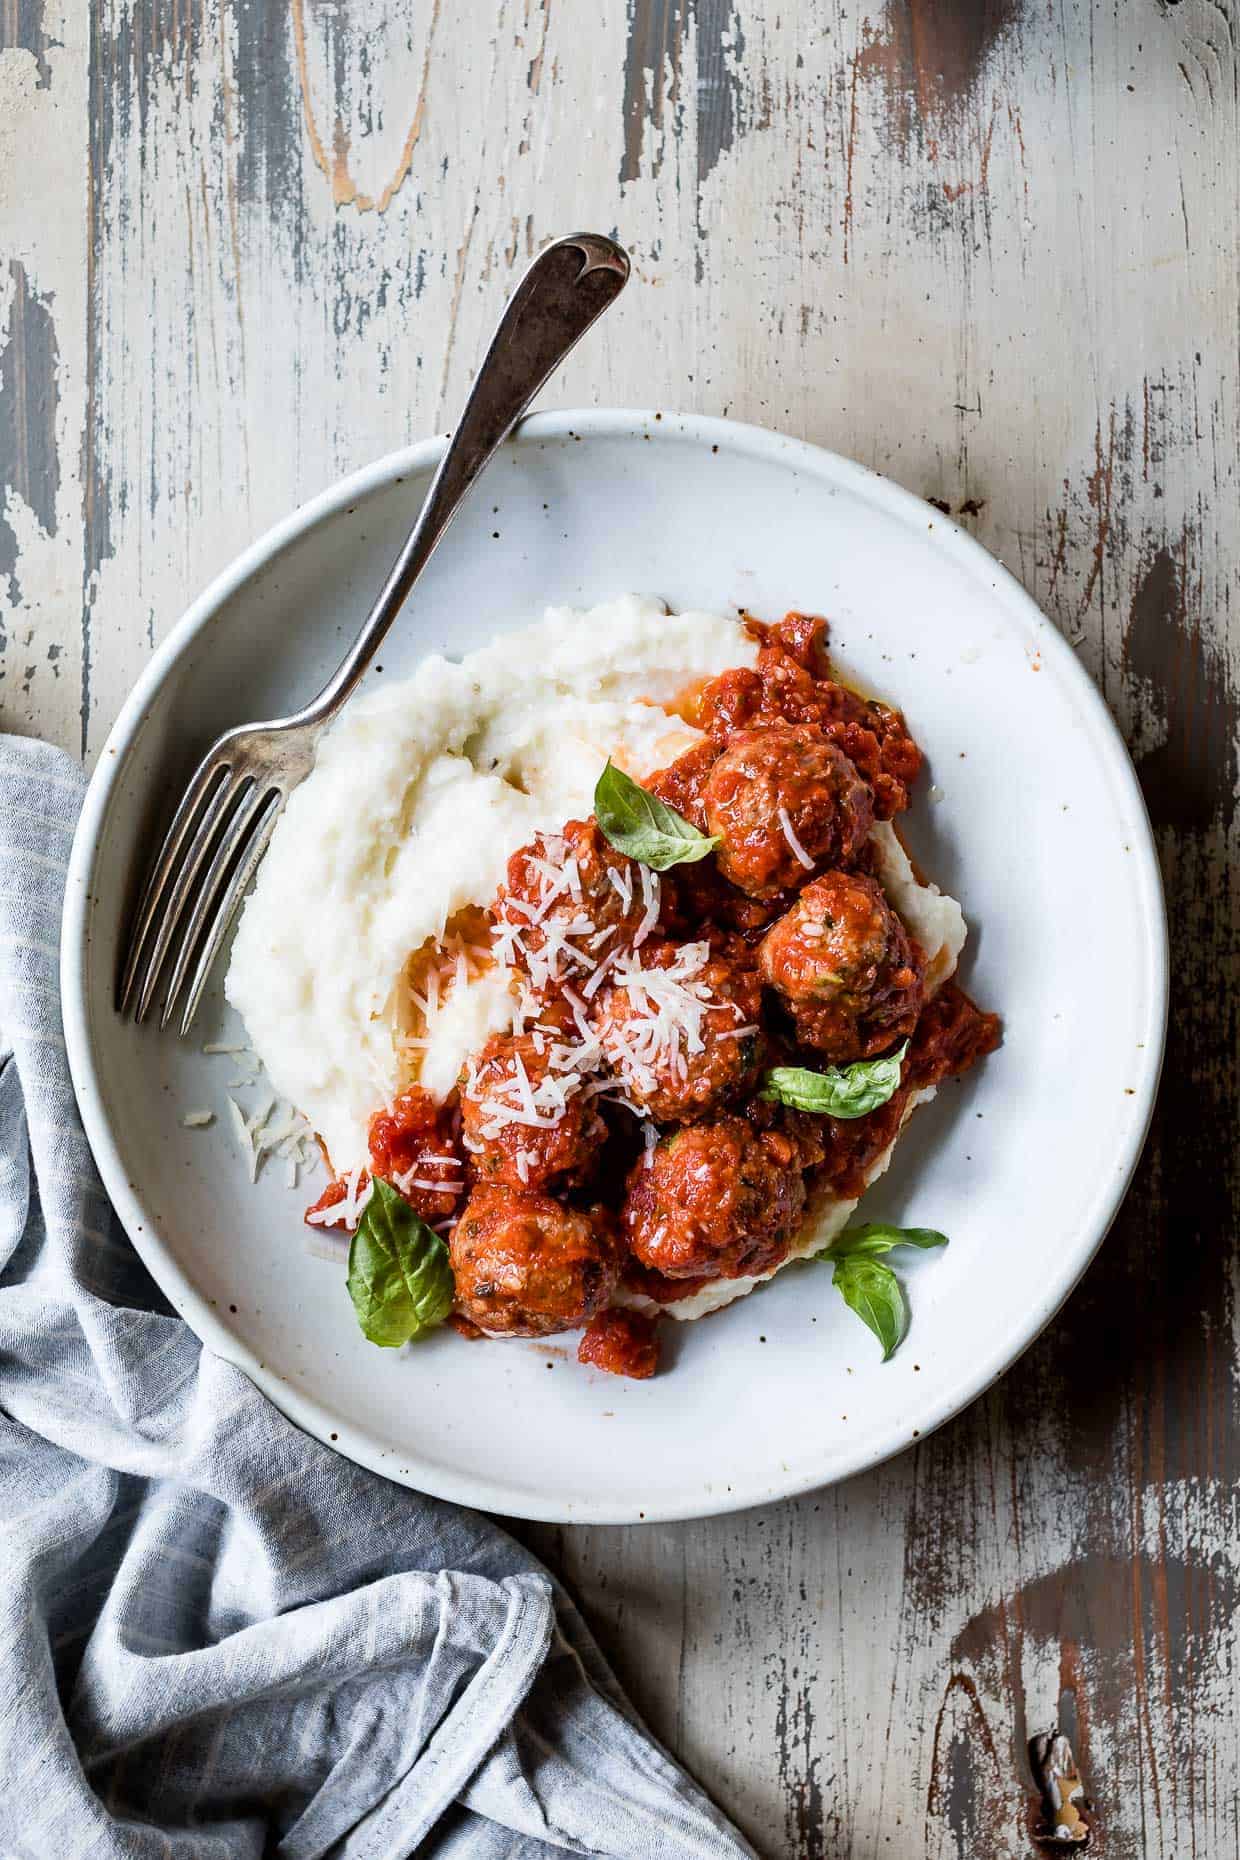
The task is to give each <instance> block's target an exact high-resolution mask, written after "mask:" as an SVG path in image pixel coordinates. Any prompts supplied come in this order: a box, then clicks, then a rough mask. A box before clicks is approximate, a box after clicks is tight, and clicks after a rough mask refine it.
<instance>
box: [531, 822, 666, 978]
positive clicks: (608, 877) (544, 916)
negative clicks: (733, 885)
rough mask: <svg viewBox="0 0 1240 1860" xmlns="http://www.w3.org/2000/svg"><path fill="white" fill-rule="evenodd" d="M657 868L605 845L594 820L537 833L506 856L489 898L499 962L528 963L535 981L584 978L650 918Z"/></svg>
mask: <svg viewBox="0 0 1240 1860" xmlns="http://www.w3.org/2000/svg"><path fill="white" fill-rule="evenodd" d="M658 905H659V880H658V875H657V874H656V873H654V872H650V871H648V870H647V869H646V867H645V866H639V865H636V864H635V863H634V862H633V860H631V859H626V858H625V856H624V854H623V853H618V852H616V851H615V850H614V848H612V847H611V846H609V845H608V843H607V841H606V840H605V839H604V838H603V835H602V833H601V832H600V830H599V827H598V823H597V822H596V821H594V820H570V821H569V822H568V824H567V825H566V826H565V828H564V831H563V832H562V833H538V834H536V835H535V836H534V838H533V839H532V840H531V841H530V843H529V845H528V846H522V847H521V848H520V849H519V850H518V851H517V852H515V853H513V855H512V857H511V859H510V860H509V861H508V877H507V882H506V883H505V884H504V885H501V887H500V890H499V895H498V896H497V898H496V900H495V906H494V912H495V919H496V926H497V927H496V944H497V948H498V951H499V954H500V957H501V959H502V960H503V961H505V962H509V963H513V964H516V965H519V966H520V967H522V968H524V969H525V970H527V972H528V974H529V977H530V980H531V982H532V983H533V985H534V987H535V988H536V989H539V990H543V989H550V988H554V987H555V986H556V984H557V983H560V982H570V983H572V982H576V983H578V984H580V983H582V982H585V981H588V980H589V977H590V975H591V974H592V973H593V971H594V970H595V969H596V968H597V967H598V965H599V963H600V962H601V961H602V960H603V958H604V956H605V955H606V954H607V953H608V951H609V950H611V949H612V948H613V947H614V946H615V945H616V943H617V941H619V942H622V943H623V942H631V941H632V940H633V939H634V937H635V936H637V935H638V934H640V931H641V928H642V925H643V924H644V923H645V922H646V921H647V919H649V920H650V921H652V922H653V920H654V917H655V915H656V914H657V911H658Z"/></svg>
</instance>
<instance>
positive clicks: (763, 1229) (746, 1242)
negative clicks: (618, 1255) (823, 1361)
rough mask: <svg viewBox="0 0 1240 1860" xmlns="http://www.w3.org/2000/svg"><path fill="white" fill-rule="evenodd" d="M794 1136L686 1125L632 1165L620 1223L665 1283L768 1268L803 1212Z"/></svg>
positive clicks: (733, 1122) (727, 1121)
mask: <svg viewBox="0 0 1240 1860" xmlns="http://www.w3.org/2000/svg"><path fill="white" fill-rule="evenodd" d="M801 1171H802V1157H801V1152H800V1148H799V1146H798V1144H797V1142H796V1140H795V1138H794V1137H792V1136H790V1135H789V1134H788V1133H787V1132H786V1131H783V1130H779V1129H771V1130H755V1129H754V1128H753V1126H752V1125H751V1124H749V1123H747V1122H746V1120H745V1119H744V1118H743V1117H720V1118H717V1119H716V1120H715V1121H714V1122H713V1123H709V1124H690V1125H686V1126H685V1127H684V1128H683V1129H681V1130H675V1131H673V1132H672V1133H671V1134H670V1135H669V1136H665V1137H664V1138H663V1139H662V1141H661V1142H660V1143H658V1144H657V1145H656V1146H655V1148H654V1149H653V1150H652V1151H651V1152H650V1153H649V1155H648V1156H646V1157H643V1158H641V1160H639V1161H638V1162H637V1163H635V1164H634V1166H633V1168H632V1170H631V1172H630V1174H629V1179H628V1185H627V1192H626V1195H625V1201H624V1207H623V1210H622V1212H621V1224H622V1227H623V1231H624V1237H625V1239H626V1241H627V1242H628V1245H629V1248H630V1250H631V1252H632V1253H633V1255H634V1257H635V1258H636V1259H637V1260H639V1261H640V1263H641V1264H642V1265H643V1266H649V1267H650V1268H652V1270H653V1271H655V1272H659V1273H662V1274H663V1275H664V1277H665V1278H668V1279H696V1278H702V1277H713V1278H739V1277H741V1276H743V1275H745V1274H747V1273H758V1272H767V1271H769V1270H770V1269H771V1268H772V1267H773V1266H776V1265H778V1263H779V1261H780V1260H781V1259H783V1257H784V1255H785V1253H786V1252H787V1250H788V1242H789V1241H790V1240H791V1238H792V1236H793V1234H794V1233H795V1232H796V1230H797V1227H798V1225H799V1223H800V1220H801V1215H802V1213H803V1211H804V1208H805V1182H804V1179H803V1176H802V1173H801Z"/></svg>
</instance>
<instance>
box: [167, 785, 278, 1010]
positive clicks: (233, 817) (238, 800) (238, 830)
mask: <svg viewBox="0 0 1240 1860" xmlns="http://www.w3.org/2000/svg"><path fill="white" fill-rule="evenodd" d="M268 792H269V791H268V789H267V787H266V785H265V784H264V785H263V786H262V787H260V786H259V785H258V783H257V782H255V781H254V780H253V779H252V778H251V777H249V776H246V777H245V778H244V779H243V781H242V782H241V783H240V784H239V785H238V787H237V789H236V790H235V792H234V797H233V803H234V804H233V806H232V807H231V809H230V811H229V814H228V818H227V820H226V821H225V823H224V826H223V829H222V831H221V833H220V834H219V837H218V838H217V840H216V841H215V844H214V846H213V847H212V849H211V858H210V863H209V864H208V865H207V868H206V871H205V872H204V874H203V877H202V881H201V883H200V884H199V886H198V888H197V892H196V894H195V896H194V900H193V903H192V905H191V906H190V910H189V915H188V916H187V917H186V919H185V926H184V928H183V930H182V931H181V933H180V935H179V936H178V938H177V941H176V945H175V947H174V949H173V951H172V972H171V975H170V977H169V981H168V992H167V994H166V995H165V997H164V1006H163V1012H162V1013H161V1014H160V1017H159V1025H160V1028H161V1029H162V1028H164V1027H166V1026H167V1025H168V1022H169V1021H170V1020H171V1019H172V1011H173V1008H174V1007H175V1005H176V999H177V996H178V995H179V994H180V992H181V984H182V982H183V981H184V980H185V976H186V973H187V971H188V970H189V967H190V964H191V963H192V962H193V959H194V956H195V955H196V953H197V950H198V944H199V941H200V940H201V937H202V930H203V926H204V924H206V923H207V922H208V921H209V919H210V917H211V914H212V912H213V910H214V908H215V901H216V898H217V897H218V896H219V893H220V889H221V887H222V885H223V883H224V880H225V878H226V877H227V875H228V871H229V868H230V867H231V865H232V862H233V860H234V859H235V858H236V856H237V854H238V852H239V851H240V850H241V848H242V847H243V846H244V845H245V842H246V840H247V838H248V837H249V832H250V828H251V827H252V825H253V824H254V820H255V817H256V816H257V815H258V814H259V812H260V811H261V809H262V806H263V802H264V800H265V798H266V796H267V793H268Z"/></svg>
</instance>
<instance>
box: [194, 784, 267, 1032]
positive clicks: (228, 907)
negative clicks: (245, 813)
mask: <svg viewBox="0 0 1240 1860" xmlns="http://www.w3.org/2000/svg"><path fill="white" fill-rule="evenodd" d="M267 798H268V800H269V801H272V800H274V805H273V806H272V807H271V808H270V811H269V812H268V813H267V814H265V815H263V816H262V817H261V818H260V819H259V822H258V829H257V831H256V833H255V835H254V839H253V841H252V843H251V845H250V848H249V850H248V851H247V852H246V853H245V854H244V856H243V857H242V859H241V862H240V864H239V865H238V866H237V867H236V869H235V870H234V872H233V875H232V878H231V880H230V881H229V883H228V886H227V889H226V890H225V892H224V895H223V897H222V898H221V899H220V902H219V906H218V908H217V910H216V913H215V918H214V921H213V922H212V923H211V924H210V925H209V926H208V929H207V935H206V940H205V942H204V943H203V946H202V953H201V954H200V956H199V958H198V965H197V967H196V968H195V970H194V973H193V976H192V977H191V979H190V984H189V995H188V997H187V999H186V1002H185V1012H184V1013H183V1014H182V1016H181V1038H182V1039H184V1038H185V1035H186V1034H187V1033H188V1032H189V1028H190V1022H191V1021H192V1020H193V1018H194V1015H195V1014H196V1013H197V1012H198V1003H199V1001H200V999H201V998H202V991H203V989H204V988H205V987H206V985H207V977H208V975H210V973H211V968H212V965H213V963H214V962H215V958H216V957H217V955H218V954H219V950H220V945H221V943H222V942H223V941H224V938H225V937H226V936H227V935H228V926H229V924H231V922H232V920H233V918H234V916H235V915H236V911H237V906H238V905H239V904H240V902H241V899H242V897H243V896H244V894H245V892H246V891H247V889H248V888H249V883H250V880H251V879H252V878H253V876H254V874H255V872H256V871H257V870H258V865H259V861H260V860H261V858H262V856H263V854H264V853H265V852H266V850H267V842H268V840H269V839H270V838H271V835H272V832H273V830H274V828H275V824H276V821H277V820H278V819H279V817H280V812H281V809H282V808H283V806H284V796H283V794H281V793H280V791H279V790H278V789H277V790H276V791H275V794H274V796H272V795H271V794H270V793H269V794H268V797H267Z"/></svg>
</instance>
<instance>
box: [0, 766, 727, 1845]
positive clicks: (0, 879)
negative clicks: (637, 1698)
mask: <svg viewBox="0 0 1240 1860" xmlns="http://www.w3.org/2000/svg"><path fill="white" fill-rule="evenodd" d="M82 789H83V780H82V776H81V774H80V772H79V771H78V769H77V768H76V767H75V765H74V764H73V763H71V762H70V761H69V760H68V758H67V757H65V756H63V755H61V754H60V753H59V752H58V751H56V750H53V749H50V748H48V747H47V746H46V745H43V744H39V743H33V742H28V741H22V740H19V739H17V738H15V737H0V1535H2V1537H3V1541H4V1573H5V1580H4V1582H3V1584H2V1585H0V1852H3V1854H4V1855H5V1856H6V1857H11V1860H86V1857H87V1856H89V1857H90V1860H113V1857H115V1860H121V1857H122V1856H123V1857H124V1860H146V1857H147V1856H152V1860H153V1857H155V1856H158V1857H159V1860H191V1857H192V1860H250V1857H251V1856H253V1857H254V1860H257V1857H258V1856H259V1855H276V1856H279V1857H280V1860H315V1857H317V1856H320V1855H323V1856H327V1855H330V1856H333V1857H339V1860H389V1857H390V1860H397V1857H398V1856H402V1857H403V1856H406V1855H410V1854H413V1853H414V1852H415V1851H416V1853H417V1854H418V1855H434V1856H447V1855H452V1856H456V1855H461V1856H464V1855H468V1856H469V1857H470V1860H490V1856H499V1855H504V1856H514V1855H515V1856H521V1857H523V1856H532V1855H536V1854H538V1855H542V1854H548V1853H552V1852H565V1851H566V1852H569V1853H588V1854H614V1855H625V1856H633V1860H650V1857H651V1856H659V1855H672V1856H678V1855H694V1856H703V1857H705V1856H711V1857H712V1860H713V1857H714V1856H738V1855H749V1854H752V1849H751V1848H750V1847H749V1846H748V1845H747V1843H746V1842H745V1841H743V1840H742V1839H741V1837H740V1836H739V1835H738V1834H736V1833H735V1832H734V1831H733V1830H732V1829H731V1828H730V1827H729V1826H728V1824H727V1822H726V1821H725V1820H724V1818H723V1817H722V1816H721V1815H720V1814H719V1813H718V1812H717V1811H716V1810H715V1809H714V1808H713V1807H712V1806H711V1804H710V1803H709V1802H708V1801H707V1800H706V1798H705V1797H704V1796H703V1795H702V1794H701V1792H700V1791H699V1790H698V1789H697V1788H696V1786H695V1785H694V1784H693V1783H692V1782H691V1781H690V1780H689V1778H688V1777H687V1776H686V1775H685V1774H684V1772H683V1771H682V1770H681V1769H679V1768H678V1767H677V1765H676V1764H675V1763H673V1762H672V1761H671V1759H670V1758H669V1757H668V1756H667V1755H666V1754H665V1753H664V1752H663V1751H662V1750H660V1748H659V1747H658V1745H657V1744H655V1742H654V1741H653V1739H652V1738H651V1737H650V1736H649V1734H648V1733H647V1732H646V1731H645V1730H644V1729H643V1727H642V1726H641V1725H640V1723H639V1722H638V1721H637V1719H636V1718H635V1717H634V1714H633V1712H632V1710H631V1708H630V1707H629V1706H628V1705H627V1703H626V1701H625V1700H624V1698H623V1696H622V1695H621V1693H620V1692H619V1690H618V1688H617V1686H616V1683H615V1681H614V1679H613V1678H612V1676H611V1674H610V1673H609V1671H608V1669H607V1667H606V1665H605V1664H604V1662H603V1659H602V1657H601V1655H600V1654H599V1652H598V1650H597V1648H596V1647H595V1645H594V1642H593V1640H592V1639H591V1637H590V1634H589V1632H588V1631H587V1629H586V1628H585V1626H584V1624H583V1622H582V1620H581V1618H580V1616H579V1615H578V1614H577V1612H576V1610H575V1609H574V1607H573V1605H572V1603H571V1602H570V1601H569V1599H568V1597H567V1596H566V1595H565V1594H564V1592H563V1591H562V1590H561V1589H560V1588H559V1587H558V1586H557V1585H555V1584H554V1583H553V1582H552V1580H551V1578H550V1577H549V1576H548V1575H547V1573H546V1572H545V1571H544V1570H543V1569H542V1568H541V1567H540V1566H539V1564H537V1563H536V1562H535V1561H534V1560H533V1558H531V1557H530V1556H528V1555H527V1554H526V1553H525V1552H524V1551H523V1550H522V1549H521V1547H520V1546H519V1545H518V1544H516V1543H514V1542H513V1541H512V1539H511V1538H509V1537H508V1536H506V1535H505V1534H504V1532H503V1531H501V1530H499V1529H498V1528H497V1527H496V1526H495V1525H494V1524H492V1523H490V1522H489V1521H488V1520H487V1519H485V1518H482V1517H479V1516H477V1515H475V1514H472V1513H470V1512H467V1511H461V1510H458V1509H457V1508H455V1507H453V1506H451V1505H445V1504H441V1503H439V1502H438V1501H437V1500H434V1499H430V1498H424V1497H421V1496H420V1495H418V1494H417V1493H414V1492H408V1491H405V1490H404V1489H403V1488H401V1487H399V1486H395V1485H392V1484H389V1483H388V1482H387V1481H386V1480H384V1479H381V1478H378V1477H376V1476H375V1475H374V1474H371V1473H367V1472H363V1471H362V1470H361V1469H360V1468H358V1467H356V1466H353V1465H351V1464H350V1463H349V1462H348V1461H347V1460H344V1459H341V1458H339V1457H338V1456H337V1455H336V1454H334V1453H332V1452H331V1451H330V1450H329V1449H328V1448H326V1447H324V1446H321V1445H319V1443H318V1442H317V1441H314V1440H311V1439H310V1438H308V1436H306V1435H305V1434H302V1433H300V1432H299V1431H298V1429H297V1428H295V1427H294V1426H292V1424H291V1423H290V1422H288V1421H286V1420H285V1419H284V1418H283V1416H281V1415H280V1414H279V1413H278V1412H277V1411H276V1410H275V1409H274V1408H273V1407H272V1406H271V1405H270V1403H269V1402H268V1401H267V1400H266V1399H265V1398H264V1397H263V1396H262V1395H260V1394H259V1392H258V1391H257V1389H255V1388H254V1387H253V1386H252V1385H251V1384H250V1383H249V1382H248V1381H247V1379H246V1378H245V1376H244V1375H242V1374H241V1372H240V1371H239V1370H236V1369H233V1368H231V1367H230V1366H229V1365H228V1364H226V1363H224V1362H222V1361H220V1360H219V1359H218V1358H217V1357H214V1356H212V1355H211V1354H210V1352H209V1351H207V1350H205V1349H203V1348H202V1346H201V1345H200V1344H199V1342H198V1340H197V1338H196V1337H195V1336H194V1335H193V1333H192V1332H191V1331H189V1330H188V1329H187V1328H186V1326H185V1325H184V1324H183V1323H182V1322H181V1321H180V1320H179V1319H178V1318H177V1317H175V1316H174V1315H173V1314H172V1312H171V1311H170V1310H169V1308H168V1306H167V1304H166V1303H165V1302H164V1300H163V1299H162V1298H161V1297H160V1294H159V1292H158V1290H157V1289H156V1287H155V1286H154V1284H153V1283H152V1281H151V1280H150V1278H149V1277H148V1276H147V1274H146V1272H145V1270H144V1268H143V1267H142V1265H141V1263H140V1261H139V1260H138V1258H137V1256H136V1254H135V1253H134V1252H133V1250H132V1248H131V1247H130V1245H129V1243H128V1241H127V1240H126V1238H125V1236H124V1233H123V1232H122V1230H121V1228H120V1226H119V1224H118V1223H117V1221H116V1219H115V1217H114V1215H113V1213H112V1211H111V1209H110V1207H109V1205H108V1203H107V1200H106V1198H105V1196H104V1193H103V1190H102V1187H101V1185H100V1182H99V1179H98V1176H97V1175H96V1173H95V1168H94V1164H93V1162H92V1159H91V1155H90V1151H89V1149H88V1147H87V1144H86V1139H85V1136H84V1134H83V1131H82V1127H81V1124H80V1122H79V1120H78V1115H77V1110H76V1106H75V1104H74V1100H73V1092H72V1088H71V1086H70V1082H69V1074H68V1068H67V1065H66V1062H65V1053H64V1044H63V1039H62V1036H61V1030H60V1000H59V991H58V986H57V939H58V935H59V928H60V911H61V904H62V899H63V893H64V880H65V864H66V861H67V858H68V853H69V845H70V840H71V838H72V833H73V827H74V823H75V821H76V818H77V813H78V808H79V805H80V801H81V796H82Z"/></svg>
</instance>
